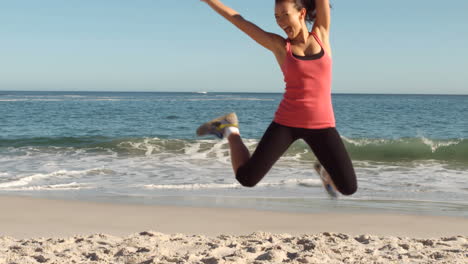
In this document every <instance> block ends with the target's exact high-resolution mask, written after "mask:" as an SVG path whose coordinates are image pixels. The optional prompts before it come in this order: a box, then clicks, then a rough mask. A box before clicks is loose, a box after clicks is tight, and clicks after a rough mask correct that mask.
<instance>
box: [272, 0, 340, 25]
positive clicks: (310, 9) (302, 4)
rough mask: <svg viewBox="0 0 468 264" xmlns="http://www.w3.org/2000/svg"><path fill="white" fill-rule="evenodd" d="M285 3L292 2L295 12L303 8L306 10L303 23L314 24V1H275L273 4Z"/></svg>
mask: <svg viewBox="0 0 468 264" xmlns="http://www.w3.org/2000/svg"><path fill="white" fill-rule="evenodd" d="M285 1H288V2H293V3H294V6H295V7H296V9H297V11H300V10H301V9H302V8H305V9H306V10H307V13H306V17H305V21H306V22H308V23H311V24H312V23H314V21H315V16H316V10H315V0H275V4H278V3H282V2H285ZM330 8H331V5H330Z"/></svg>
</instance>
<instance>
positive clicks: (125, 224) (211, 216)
mask: <svg viewBox="0 0 468 264" xmlns="http://www.w3.org/2000/svg"><path fill="white" fill-rule="evenodd" d="M0 210H1V212H3V213H2V214H0V236H11V237H15V238H30V237H38V236H47V237H63V236H72V235H76V234H82V235H85V234H93V233H106V234H109V235H117V236H124V235H129V234H132V233H136V232H142V231H148V230H153V231H156V232H161V233H170V234H175V233H184V234H192V235H193V234H203V235H208V236H216V235H220V234H230V235H245V234H250V233H253V232H258V231H262V232H271V233H289V234H296V235H298V234H311V233H321V232H337V233H347V234H351V235H361V234H372V235H384V236H388V235H390V236H406V237H417V238H430V237H440V236H453V235H463V236H468V229H466V226H468V218H466V217H452V216H428V215H409V214H396V213H378V212H376V213H368V212H366V213H359V212H343V213H330V212H321V213H303V212H296V213H292V212H278V211H264V210H255V209H237V208H207V207H187V206H159V205H143V204H122V203H104V202H85V201H71V200H56V199H44V198H32V197H22V196H4V195H2V196H0Z"/></svg>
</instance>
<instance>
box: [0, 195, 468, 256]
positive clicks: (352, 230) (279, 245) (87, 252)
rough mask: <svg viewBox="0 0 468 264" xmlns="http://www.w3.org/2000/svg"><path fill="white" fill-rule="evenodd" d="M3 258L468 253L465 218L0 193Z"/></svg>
mask: <svg viewBox="0 0 468 264" xmlns="http://www.w3.org/2000/svg"><path fill="white" fill-rule="evenodd" d="M0 263H18V264H19V263H21V264H23V263H468V219H467V218H462V217H460V218H457V217H445V216H422V215H421V216H417V215H398V214H377V213H376V214H369V213H366V214H361V213H358V212H356V213H342V214H338V213H315V214H312V213H284V212H271V211H258V210H250V209H228V208H194V207H171V206H154V205H133V204H108V203H91V202H78V201H63V200H50V199H39V198H28V197H14V196H1V197H0Z"/></svg>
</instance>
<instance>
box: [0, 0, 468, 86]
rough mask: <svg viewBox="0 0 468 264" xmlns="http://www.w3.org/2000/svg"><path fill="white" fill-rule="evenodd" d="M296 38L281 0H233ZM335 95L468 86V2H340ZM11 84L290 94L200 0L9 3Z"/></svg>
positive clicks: (3, 50)
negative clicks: (281, 13) (283, 18)
mask: <svg viewBox="0 0 468 264" xmlns="http://www.w3.org/2000/svg"><path fill="white" fill-rule="evenodd" d="M224 3H225V4H227V5H229V6H231V7H232V8H234V9H236V10H237V11H239V12H240V13H241V15H243V16H244V17H245V18H246V19H248V20H250V21H251V22H253V23H255V24H257V25H258V26H260V27H262V28H263V29H265V30H267V31H270V32H274V33H277V34H280V35H282V36H285V34H284V33H283V32H282V30H281V29H280V28H279V27H278V26H277V25H276V23H275V20H274V1H273V0H238V1H234V0H226V1H224ZM331 3H332V4H333V10H332V31H331V43H332V49H333V60H334V69H333V87H332V91H333V92H334V93H418V94H419V93H432V94H468V78H467V76H468V48H467V47H468V16H467V15H466V11H467V10H468V1H466V0H454V1H449V2H444V1H433V0H428V1H423V0H411V1H407V0H406V1H405V0H396V1H375V0H367V1H362V0H355V1H349V0H341V1H337V0H335V1H331ZM0 23H1V24H0V58H1V61H0V90H66V91H68V90H72V91H78V90H84V91H213V92H279V93H281V92H283V91H284V82H283V76H282V73H281V71H280V69H279V67H278V65H277V62H276V60H275V58H274V56H273V55H272V53H271V52H270V51H268V50H266V49H264V48H263V47H261V46H259V45H258V44H257V43H256V42H254V41H253V40H251V39H250V38H249V37H248V36H246V35H244V33H242V32H241V31H240V30H238V29H237V28H235V27H234V26H233V25H231V24H230V23H229V22H228V21H226V20H224V18H222V17H221V16H219V15H218V14H216V13H215V12H214V11H213V10H211V9H210V8H209V7H208V6H207V5H206V4H204V3H202V2H200V1H199V0H184V1H171V0H164V1H163V0H152V1H149V0H138V1H130V0H126V1H124V0H99V1H95V0H94V1H92V0H79V1H78V0H67V1H64V0H41V1H37V0H29V1H26V0H15V1H1V2H0Z"/></svg>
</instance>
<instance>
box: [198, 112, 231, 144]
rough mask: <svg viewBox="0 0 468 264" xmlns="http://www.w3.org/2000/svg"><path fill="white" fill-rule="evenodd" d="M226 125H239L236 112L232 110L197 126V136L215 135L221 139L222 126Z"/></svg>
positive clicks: (222, 134) (222, 133)
mask: <svg viewBox="0 0 468 264" xmlns="http://www.w3.org/2000/svg"><path fill="white" fill-rule="evenodd" d="M228 126H234V127H239V122H238V120H237V115H236V113H234V112H232V113H229V114H227V115H223V116H220V117H217V118H215V119H213V120H211V121H209V122H206V123H204V124H203V125H201V126H199V127H198V128H197V136H204V135H215V136H217V137H218V138H220V139H222V138H223V136H224V128H225V127H228Z"/></svg>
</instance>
